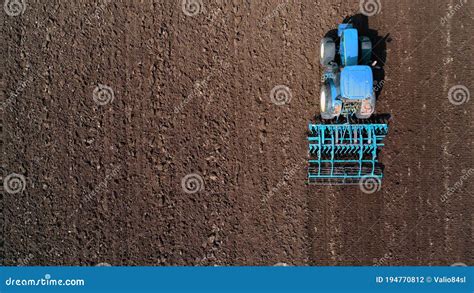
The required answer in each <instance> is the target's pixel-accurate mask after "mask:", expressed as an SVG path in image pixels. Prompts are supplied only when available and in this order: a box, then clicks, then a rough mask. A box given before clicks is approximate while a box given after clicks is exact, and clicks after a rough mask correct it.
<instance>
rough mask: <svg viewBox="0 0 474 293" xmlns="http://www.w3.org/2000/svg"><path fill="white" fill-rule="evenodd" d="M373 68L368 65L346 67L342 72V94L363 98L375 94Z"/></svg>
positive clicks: (347, 97)
mask: <svg viewBox="0 0 474 293" xmlns="http://www.w3.org/2000/svg"><path fill="white" fill-rule="evenodd" d="M373 83H374V82H373V75H372V69H371V68H370V67H369V66H366V65H356V66H347V67H344V69H343V70H342V73H341V96H342V97H343V98H346V99H350V100H363V99H367V98H369V97H371V96H372V95H373Z"/></svg>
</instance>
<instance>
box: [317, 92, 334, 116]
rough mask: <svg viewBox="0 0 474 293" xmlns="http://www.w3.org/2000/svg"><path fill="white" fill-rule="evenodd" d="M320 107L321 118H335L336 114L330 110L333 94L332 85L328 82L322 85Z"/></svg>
mask: <svg viewBox="0 0 474 293" xmlns="http://www.w3.org/2000/svg"><path fill="white" fill-rule="evenodd" d="M320 107H321V118H323V119H332V118H334V115H333V114H332V113H331V112H330V111H332V95H331V87H330V86H329V85H328V84H323V85H322V87H321V95H320Z"/></svg>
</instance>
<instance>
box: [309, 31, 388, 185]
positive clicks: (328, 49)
mask: <svg viewBox="0 0 474 293" xmlns="http://www.w3.org/2000/svg"><path fill="white" fill-rule="evenodd" d="M371 62H372V43H371V41H370V38H368V37H366V36H359V32H358V30H357V29H356V28H354V27H353V26H352V24H350V23H344V24H340V25H339V27H338V30H337V37H336V38H331V37H325V38H323V39H322V40H321V48H320V63H321V65H322V67H323V76H322V86H321V94H320V107H321V119H320V123H310V124H309V136H308V141H309V153H310V160H309V168H308V182H309V183H316V184H353V183H360V181H361V180H363V179H364V178H367V177H370V178H375V179H376V180H377V181H381V179H382V177H383V167H382V165H381V164H380V163H379V162H378V159H377V157H378V152H379V150H380V148H381V147H382V146H383V139H384V137H385V135H386V134H387V132H388V125H387V124H386V123H374V122H373V121H371V119H369V118H373V113H374V111H375V102H376V98H375V93H374V78H373V71H372V70H373V67H372V65H373V64H371Z"/></svg>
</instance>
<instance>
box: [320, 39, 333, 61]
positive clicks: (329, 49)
mask: <svg viewBox="0 0 474 293" xmlns="http://www.w3.org/2000/svg"><path fill="white" fill-rule="evenodd" d="M335 58H336V43H335V42H334V40H333V39H332V38H323V39H322V40H321V48H320V55H319V59H320V62H321V65H323V66H327V65H329V63H331V62H333V61H334V59H335Z"/></svg>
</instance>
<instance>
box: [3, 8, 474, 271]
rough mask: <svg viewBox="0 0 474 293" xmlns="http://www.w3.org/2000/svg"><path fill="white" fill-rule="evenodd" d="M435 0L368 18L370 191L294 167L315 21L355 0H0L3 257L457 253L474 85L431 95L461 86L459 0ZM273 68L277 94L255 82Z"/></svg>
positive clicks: (468, 248)
mask: <svg viewBox="0 0 474 293" xmlns="http://www.w3.org/2000/svg"><path fill="white" fill-rule="evenodd" d="M450 2H451V7H453V6H454V5H456V4H457V1H455V0H450V1H447V0H446V1H434V0H433V1H421V0H420V1H413V0H401V1H381V10H380V13H379V14H377V15H376V16H374V17H371V18H370V19H369V25H370V28H371V29H376V30H378V32H379V35H382V36H383V35H386V34H390V35H391V41H390V42H388V43H387V44H386V46H387V50H386V53H387V59H386V65H385V67H384V69H385V84H384V87H383V91H382V93H381V96H380V98H379V101H378V104H377V110H378V112H380V113H390V114H391V115H392V120H391V123H390V131H389V135H388V136H387V138H386V146H385V148H384V149H383V151H382V158H381V160H382V162H383V163H384V164H385V165H386V169H385V174H386V177H385V179H384V183H383V188H382V189H381V190H380V191H379V192H376V193H374V194H370V195H368V194H364V193H362V192H361V191H360V190H359V188H358V187H357V186H349V187H340V186H324V187H317V186H309V187H308V186H307V185H306V184H305V176H306V172H305V160H306V154H307V143H306V139H305V137H306V128H307V123H308V122H309V121H310V120H311V119H312V117H313V116H314V115H315V114H317V113H318V111H319V110H318V101H317V97H318V93H319V79H320V77H319V76H320V69H319V64H318V62H317V60H316V58H317V55H318V50H319V40H320V38H321V37H322V36H323V35H324V34H325V33H326V32H327V31H328V30H330V29H333V28H335V27H336V26H337V24H338V23H340V22H341V21H342V20H343V18H344V17H346V16H350V15H354V14H356V13H357V12H358V11H359V1H353V2H349V1H342V0H339V1H331V2H329V1H309V0H308V1H289V2H287V1H278V0H272V1H270V0H267V1H237V0H236V1H222V0H218V1H206V0H203V7H204V11H202V12H201V13H199V14H197V15H195V16H187V15H186V14H184V13H183V10H182V7H181V5H180V1H176V2H175V1H152V0H144V1H105V0H101V1H98V4H91V1H85V0H78V1H72V2H71V1H69V2H68V3H65V2H64V1H58V0H54V1H53V0H51V1H46V2H42V3H39V2H38V1H27V7H26V10H25V11H24V13H23V14H22V15H21V16H8V15H7V14H6V13H4V11H2V13H1V14H0V15H1V17H2V20H1V22H2V24H3V25H2V46H1V48H2V56H3V58H2V63H3V66H2V73H3V74H2V94H3V99H2V100H3V101H6V102H4V106H3V109H2V128H3V129H2V130H3V144H2V146H3V149H2V151H3V152H2V173H3V176H4V178H5V176H7V175H8V174H11V173H18V174H21V175H23V176H24V177H25V179H26V186H25V189H24V190H23V191H22V192H20V193H16V194H11V193H8V192H3V193H2V200H1V211H2V213H1V216H2V217H1V218H2V221H3V233H2V241H3V242H2V244H1V259H2V264H4V265H20V264H23V265H24V264H28V265H95V264H98V263H103V262H106V263H110V264H112V265H273V264H275V263H278V262H284V263H288V264H293V265H450V264H452V263H456V262H462V263H466V264H471V265H472V264H474V243H473V242H474V237H473V221H474V220H473V217H472V211H473V208H474V202H473V197H472V194H473V183H472V182H473V180H472V178H470V179H467V180H462V179H461V176H462V175H463V173H462V171H463V170H464V171H466V172H467V171H468V170H472V168H473V166H472V164H473V152H472V147H473V142H472V137H473V129H474V128H473V127H472V126H473V125H472V121H473V114H472V113H473V111H472V110H473V107H472V105H473V104H472V101H467V102H466V103H464V104H463V105H461V106H454V105H452V104H451V103H450V102H449V100H448V98H447V97H448V91H449V89H450V88H451V87H452V86H454V85H458V84H462V85H464V86H466V87H467V88H469V89H471V91H472V90H473V89H474V84H473V80H474V78H473V77H474V76H473V69H472V65H473V64H472V58H471V56H472V53H473V52H472V48H473V39H472V25H473V18H472V15H473V14H472V9H473V7H472V6H473V4H472V3H473V2H472V1H469V2H468V3H466V4H464V6H463V7H462V9H460V10H458V11H456V13H455V14H454V15H453V16H450V17H448V18H447V21H446V22H445V23H443V24H441V19H442V18H443V17H445V16H446V15H447V14H448V12H449V5H450ZM99 84H104V85H107V86H110V87H111V88H112V89H113V92H114V97H115V98H114V100H113V101H112V102H111V103H108V104H106V105H103V106H101V105H98V104H97V103H96V102H95V101H94V99H93V91H94V89H95V88H96V86H98V85H99ZM276 85H286V86H288V87H289V88H290V89H291V93H292V99H291V102H290V103H289V104H286V105H282V106H277V105H275V104H274V103H272V102H271V100H270V91H271V90H272V88H273V87H275V86H276ZM191 173H197V174H199V175H200V176H201V177H202V179H203V182H204V184H203V189H202V190H200V191H199V192H196V193H192V194H191V193H186V192H184V191H183V188H182V184H181V180H182V178H183V177H184V176H186V175H187V174H191ZM469 174H470V173H469ZM460 181H461V186H459V184H458V185H457V186H458V187H456V190H455V192H453V193H450V195H449V197H448V200H446V201H444V200H442V196H443V195H444V194H446V192H447V190H448V188H452V187H454V186H455V184H456V183H459V182H460ZM275 187H276V188H277V190H276V191H272V188H275Z"/></svg>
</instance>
